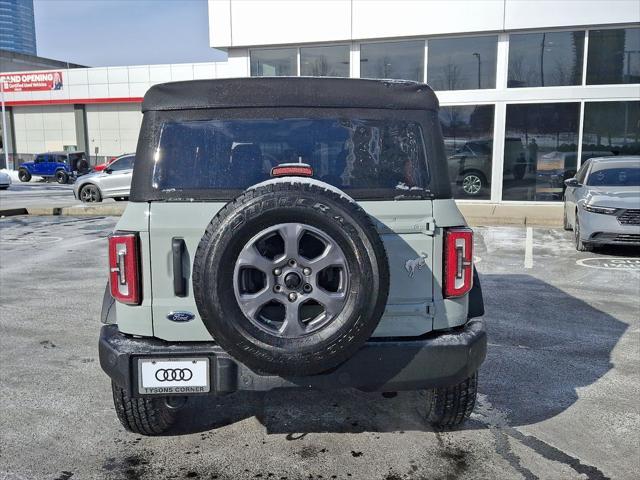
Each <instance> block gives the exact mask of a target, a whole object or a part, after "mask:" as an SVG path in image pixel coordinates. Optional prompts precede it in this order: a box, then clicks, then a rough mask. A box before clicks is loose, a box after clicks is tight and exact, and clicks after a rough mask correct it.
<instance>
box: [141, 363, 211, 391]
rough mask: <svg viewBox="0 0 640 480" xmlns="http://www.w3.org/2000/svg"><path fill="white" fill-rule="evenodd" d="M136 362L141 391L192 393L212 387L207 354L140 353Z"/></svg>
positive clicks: (208, 389) (209, 389)
mask: <svg viewBox="0 0 640 480" xmlns="http://www.w3.org/2000/svg"><path fill="white" fill-rule="evenodd" d="M137 364H138V365H137V367H138V368H137V369H138V393H139V394H142V395H164V396H166V395H192V394H206V393H209V392H210V391H211V375H210V371H211V370H210V359H209V358H208V357H170V356H168V357H157V358H156V357H151V358H150V357H139V358H138V359H137ZM160 371H162V372H160Z"/></svg>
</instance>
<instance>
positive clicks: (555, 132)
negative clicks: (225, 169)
mask: <svg viewBox="0 0 640 480" xmlns="http://www.w3.org/2000/svg"><path fill="white" fill-rule="evenodd" d="M209 24H210V45H211V47H214V48H219V49H224V50H226V51H227V52H228V59H227V60H226V61H224V62H215V63H196V64H173V65H142V66H140V65H139V66H122V67H104V68H73V69H57V70H48V71H39V72H24V74H21V73H19V72H17V73H13V72H12V73H10V74H2V78H1V80H2V85H3V91H4V93H3V95H4V100H5V106H6V110H7V115H6V118H5V120H6V121H5V128H6V134H7V135H6V138H7V144H8V145H7V147H8V148H7V151H8V152H9V158H10V164H13V165H15V164H17V163H19V161H20V160H21V159H22V160H26V159H27V158H30V157H31V156H32V155H33V154H35V153H39V152H42V151H47V150H62V149H67V150H73V149H77V150H83V151H86V152H89V154H90V155H91V157H92V161H94V162H95V161H101V160H102V159H103V158H104V157H110V156H116V155H119V154H122V153H126V152H131V151H134V150H135V146H136V139H137V135H138V129H139V127H140V121H141V113H140V102H141V100H142V97H143V96H144V94H145V92H146V91H147V89H148V88H149V87H150V86H151V85H154V84H157V83H162V82H168V81H176V80H192V79H205V78H229V77H246V76H287V75H294V76H296V75H301V76H340V77H353V78H394V79H406V80H415V81H419V82H425V81H426V82H427V83H428V84H429V85H431V87H432V88H433V89H434V90H435V91H436V93H437V95H438V98H439V100H440V105H441V112H440V121H441V125H442V130H443V134H444V137H445V146H446V152H447V156H448V159H449V160H448V161H449V167H450V174H451V181H452V186H453V190H454V194H455V196H456V197H457V198H460V199H462V200H465V201H467V200H468V201H474V202H475V201H481V202H487V203H504V204H509V203H512V202H517V203H521V202H535V203H538V202H554V201H559V200H561V198H562V191H563V190H562V181H563V180H564V179H566V178H568V177H570V176H572V175H573V174H574V173H575V171H576V169H577V168H579V166H580V164H581V162H582V161H584V160H585V159H587V158H590V157H593V156H608V155H618V154H620V155H622V154H635V155H640V8H639V7H638V3H637V0H629V1H627V0H618V1H610V2H594V1H589V0H557V1H554V2H544V1H536V0H486V1H475V0H459V1H445V0H424V1H419V0H394V1H391V0H389V1H380V0H333V1H320V0H301V1H296V2H292V1H286V0H274V1H260V0H253V1H250V0H209ZM10 166H11V165H10Z"/></svg>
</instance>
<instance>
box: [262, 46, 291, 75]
mask: <svg viewBox="0 0 640 480" xmlns="http://www.w3.org/2000/svg"><path fill="white" fill-rule="evenodd" d="M296 75H298V50H297V49H295V48H274V49H269V50H251V76H252V77H284V76H296Z"/></svg>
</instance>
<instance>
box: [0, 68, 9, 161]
mask: <svg viewBox="0 0 640 480" xmlns="http://www.w3.org/2000/svg"><path fill="white" fill-rule="evenodd" d="M0 97H1V102H2V150H3V152H4V167H5V168H9V143H8V142H7V122H6V120H5V109H4V82H3V81H2V80H1V79H0Z"/></svg>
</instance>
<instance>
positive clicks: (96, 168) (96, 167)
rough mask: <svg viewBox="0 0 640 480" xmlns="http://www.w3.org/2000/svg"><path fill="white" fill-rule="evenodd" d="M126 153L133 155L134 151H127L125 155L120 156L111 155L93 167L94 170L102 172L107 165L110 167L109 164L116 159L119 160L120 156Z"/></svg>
mask: <svg viewBox="0 0 640 480" xmlns="http://www.w3.org/2000/svg"><path fill="white" fill-rule="evenodd" d="M126 155H133V153H125V154H123V155H120V156H119V157H111V158H110V159H109V160H108V161H106V162H104V163H101V164H100V165H96V166H95V167H93V171H94V172H102V171H103V170H105V169H106V168H107V167H109V165H111V164H112V163H113V162H115V161H116V160H118V159H119V158H120V157H124V156H126Z"/></svg>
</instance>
